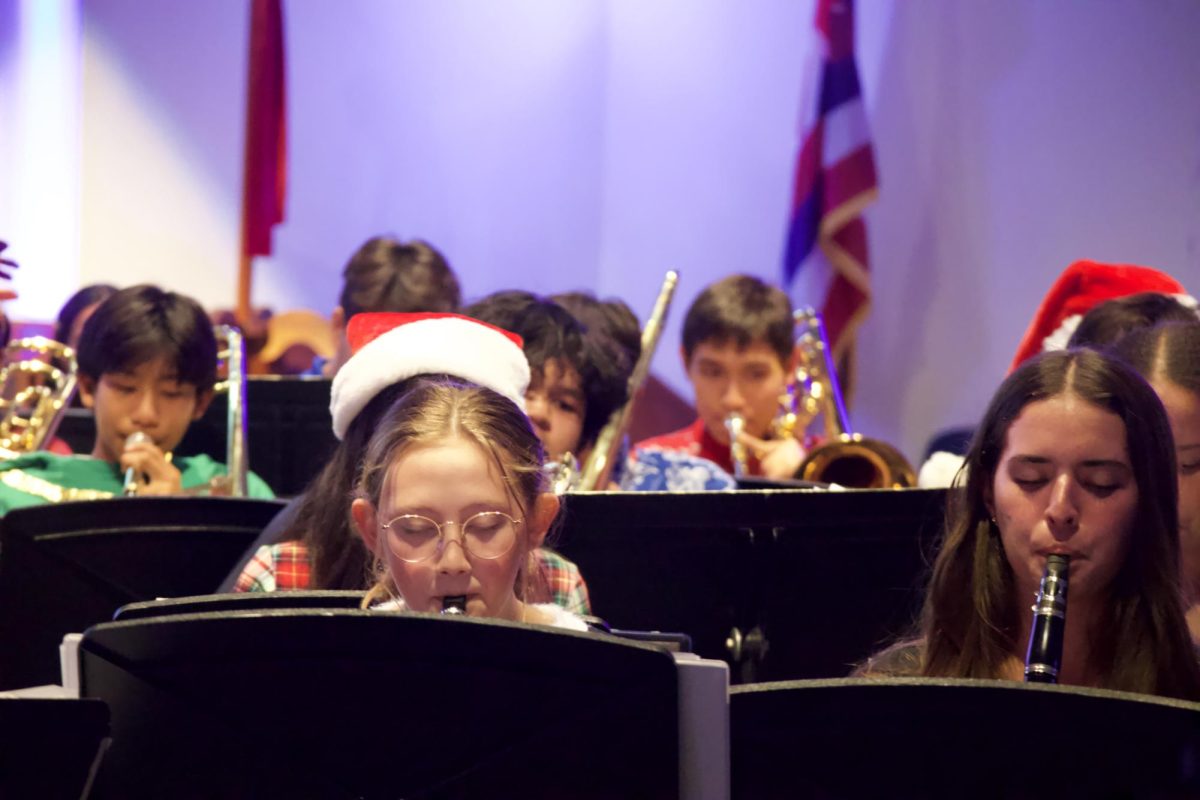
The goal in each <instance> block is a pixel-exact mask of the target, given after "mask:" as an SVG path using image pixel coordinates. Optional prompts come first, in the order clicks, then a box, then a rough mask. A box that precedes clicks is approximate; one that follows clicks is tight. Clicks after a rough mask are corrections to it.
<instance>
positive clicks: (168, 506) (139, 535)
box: [0, 497, 282, 689]
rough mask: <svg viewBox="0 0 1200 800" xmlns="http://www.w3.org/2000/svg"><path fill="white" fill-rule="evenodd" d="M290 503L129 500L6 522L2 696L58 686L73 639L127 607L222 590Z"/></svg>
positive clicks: (0, 562)
mask: <svg viewBox="0 0 1200 800" xmlns="http://www.w3.org/2000/svg"><path fill="white" fill-rule="evenodd" d="M281 507H282V503H280V502H278V501H275V500H250V499H243V498H237V499H234V498H227V497H186V498H185V497H161V498H151V497H146V498H122V499H114V500H97V501H90V502H82V503H60V504H57V505H45V506H33V507H30V508H21V509H16V510H13V511H10V512H8V514H6V515H5V516H4V517H3V518H0V608H3V609H5V611H4V613H2V614H0V689H15V688H21V687H24V686H34V685H39V684H47V683H57V682H58V680H59V674H60V670H59V661H58V645H59V643H60V642H61V641H62V637H63V635H64V634H67V633H72V632H79V631H82V630H83V629H84V628H86V627H88V626H89V625H92V624H95V623H97V622H103V621H105V620H108V619H111V618H112V615H113V612H114V611H116V610H117V609H118V608H119V607H121V606H123V605H125V604H127V603H131V602H135V601H138V600H151V599H154V598H156V597H171V596H179V595H195V594H201V593H205V592H210V591H212V590H213V589H215V588H216V587H217V585H218V584H219V583H220V582H221V579H222V578H224V577H225V574H226V573H227V572H228V571H229V569H230V568H231V566H232V565H233V564H234V562H236V561H237V559H238V558H239V557H240V556H241V554H242V551H243V550H245V548H246V545H247V544H248V543H249V542H251V541H253V540H254V538H255V537H256V536H257V535H258V532H259V531H260V530H262V528H263V526H265V525H266V524H267V522H268V521H269V520H270V519H271V518H272V517H273V516H274V515H275V514H276V513H278V511H279V509H280V508H281Z"/></svg>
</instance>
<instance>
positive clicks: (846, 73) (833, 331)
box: [783, 0, 878, 363]
mask: <svg viewBox="0 0 1200 800" xmlns="http://www.w3.org/2000/svg"><path fill="white" fill-rule="evenodd" d="M816 28H817V33H818V34H819V36H820V42H821V47H820V50H819V52H818V53H816V54H814V58H813V64H812V65H811V67H810V69H809V74H808V76H807V79H806V80H807V83H806V95H807V98H808V99H807V101H806V102H805V103H804V104H803V106H802V109H801V114H802V118H801V131H802V132H803V137H804V142H803V145H802V146H801V148H800V155H799V157H798V158H797V160H796V178H795V190H794V193H793V199H792V215H791V224H790V227H789V230H788V241H787V252H786V254H785V256H784V262H783V280H784V286H785V287H789V294H790V295H791V298H792V301H793V303H795V304H796V306H797V307H800V306H811V307H813V308H816V309H817V310H818V311H820V312H821V314H822V316H823V317H824V320H825V330H826V332H827V333H828V335H829V340H830V344H831V346H832V348H833V353H834V356H835V358H836V359H837V362H838V363H843V361H844V358H843V357H844V356H847V355H848V354H849V352H850V350H849V348H850V345H851V342H852V339H853V334H854V329H855V328H856V327H857V325H858V323H859V322H861V321H862V319H863V317H865V316H866V313H867V310H868V308H869V306H870V299H871V285H870V275H869V273H868V271H867V228H866V224H865V223H864V222H863V219H862V210H863V208H865V207H866V205H867V204H868V203H870V202H871V201H873V200H874V199H875V197H876V195H877V194H878V190H877V188H876V180H875V157H874V155H873V154H872V152H871V138H870V132H869V130H868V129H867V117H866V110H865V109H864V107H863V101H862V91H861V89H860V87H859V82H858V67H857V66H856V65H855V63H854V3H853V0H817V15H816Z"/></svg>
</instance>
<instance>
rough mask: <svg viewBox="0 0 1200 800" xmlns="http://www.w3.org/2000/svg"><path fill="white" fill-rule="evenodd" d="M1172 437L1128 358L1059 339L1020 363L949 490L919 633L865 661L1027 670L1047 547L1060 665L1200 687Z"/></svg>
mask: <svg viewBox="0 0 1200 800" xmlns="http://www.w3.org/2000/svg"><path fill="white" fill-rule="evenodd" d="M1173 450H1174V448H1173V446H1172V439H1171V432H1170V427H1169V425H1168V421H1167V416H1166V413H1165V412H1164V411H1163V407H1162V404H1161V403H1160V402H1159V400H1158V398H1157V397H1156V396H1155V394H1154V391H1153V389H1151V388H1150V387H1149V386H1148V385H1147V384H1146V383H1145V381H1143V380H1142V379H1141V378H1140V377H1138V375H1137V374H1136V373H1134V372H1133V371H1132V370H1131V369H1129V368H1128V367H1126V366H1125V365H1124V364H1122V363H1121V362H1119V361H1117V360H1115V359H1114V358H1112V357H1110V356H1107V355H1103V354H1101V353H1097V352H1094V351H1090V350H1068V351H1059V352H1054V353H1047V354H1044V355H1042V356H1039V357H1037V358H1035V359H1032V360H1030V361H1029V362H1027V363H1026V364H1025V365H1023V366H1022V367H1020V368H1019V369H1017V370H1016V371H1015V372H1013V373H1012V374H1011V375H1010V376H1009V377H1008V379H1007V380H1005V381H1004V383H1003V384H1001V386H1000V388H999V389H998V390H997V392H996V395H995V397H994V398H993V399H992V402H991V404H990V405H989V407H988V409H987V412H986V414H985V416H984V418H983V420H982V423H981V425H980V427H979V430H978V432H977V433H976V436H975V439H974V441H973V443H972V445H971V449H970V451H969V453H968V455H967V460H966V463H965V464H964V467H963V471H962V472H961V473H960V474H959V478H958V480H957V481H956V485H955V487H954V488H952V489H951V490H950V492H951V494H950V499H949V507H948V509H947V519H946V530H945V533H944V537H943V541H942V544H941V548H940V551H939V552H938V554H937V557H936V559H935V561H934V565H933V572H932V577H931V579H930V585H929V589H928V592H927V595H926V598H925V604H924V608H923V610H922V614H921V619H920V623H919V625H920V630H919V637H918V638H916V639H912V640H909V641H905V642H901V643H899V644H897V645H893V646H892V647H891V648H889V649H888V650H885V651H884V652H882V653H880V654H878V655H877V656H875V657H874V658H872V659H870V660H869V661H868V662H867V663H866V664H864V665H863V666H862V667H860V669H859V673H860V674H864V675H868V676H871V675H880V676H886V675H923V676H930V677H959V678H997V679H1002V680H1014V681H1019V680H1022V679H1023V678H1024V676H1025V675H1026V657H1027V656H1028V655H1029V654H1030V653H1031V652H1033V651H1034V650H1036V649H1037V648H1035V647H1031V636H1030V634H1031V629H1032V628H1033V627H1034V620H1035V614H1034V613H1032V610H1031V606H1033V605H1034V603H1035V599H1036V600H1038V601H1039V605H1041V606H1042V608H1043V611H1045V609H1046V608H1047V606H1045V605H1044V604H1042V603H1041V600H1043V599H1044V598H1039V590H1043V591H1044V590H1045V589H1046V584H1045V581H1044V580H1043V579H1044V578H1045V577H1046V576H1047V575H1048V574H1049V572H1050V571H1048V570H1047V562H1048V561H1054V562H1055V563H1056V564H1057V563H1061V562H1062V561H1065V562H1066V563H1067V564H1069V574H1070V578H1069V581H1070V593H1069V597H1070V603H1069V608H1068V607H1067V604H1066V597H1065V596H1064V597H1063V598H1062V603H1061V606H1060V608H1061V610H1062V612H1063V613H1062V616H1061V622H1062V623H1063V624H1062V629H1061V632H1060V635H1061V637H1062V641H1061V663H1058V664H1056V665H1055V669H1054V671H1055V675H1054V676H1053V677H1054V679H1055V680H1056V681H1057V682H1058V683H1065V684H1074V685H1081V686H1095V687H1102V688H1107V689H1116V690H1124V691H1131V692H1142V693H1146V694H1158V695H1166V696H1171V697H1179V698H1185V699H1190V700H1200V666H1198V664H1197V659H1196V654H1195V651H1194V650H1193V648H1192V645H1191V642H1190V639H1189V636H1188V631H1187V625H1186V622H1185V620H1184V613H1183V601H1182V597H1181V593H1180V558H1179V526H1178V517H1177V513H1176V496H1177V495H1176V481H1175V457H1174V452H1173ZM1052 556H1054V557H1056V558H1054V559H1051V557H1052ZM1057 557H1061V558H1057ZM1056 569H1057V567H1056ZM1064 578H1065V575H1064ZM1055 580H1057V578H1056V579H1055ZM1039 635H1040V634H1039ZM1033 638H1034V639H1035V640H1036V639H1037V638H1038V637H1037V636H1035V637H1033Z"/></svg>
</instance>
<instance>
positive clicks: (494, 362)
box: [227, 314, 590, 614]
mask: <svg viewBox="0 0 1200 800" xmlns="http://www.w3.org/2000/svg"><path fill="white" fill-rule="evenodd" d="M347 335H348V339H349V342H350V344H351V348H352V351H353V354H352V355H351V357H350V359H349V360H348V361H347V362H346V363H345V364H344V365H343V366H342V369H341V370H339V371H338V374H337V376H336V377H335V378H334V384H333V394H332V402H331V404H330V411H331V412H332V414H333V423H334V433H335V434H336V435H337V436H338V438H339V443H338V447H337V449H336V450H335V451H334V453H333V456H332V457H331V458H330V460H329V462H328V463H327V464H326V465H325V467H324V468H323V469H322V470H321V472H320V473H319V474H318V475H317V477H316V478H315V479H313V482H312V483H311V484H310V485H309V487H308V489H307V490H306V491H305V493H304V494H303V495H301V496H300V497H298V498H296V499H294V500H293V501H292V502H291V503H289V505H288V507H287V508H286V509H284V511H282V512H280V515H279V516H278V517H276V519H275V520H273V521H272V522H271V525H270V526H269V527H268V529H267V531H264V534H263V536H261V537H260V538H259V541H258V542H257V543H256V544H257V545H258V546H256V547H255V549H254V554H253V557H251V558H250V559H249V561H248V563H246V564H245V565H244V567H243V568H239V569H238V570H237V571H236V573H235V575H234V576H232V577H231V579H229V580H228V581H227V586H229V587H231V588H233V590H234V591H268V592H271V591H279V590H292V589H350V590H355V589H366V588H368V587H369V586H370V585H371V579H370V575H369V573H370V553H368V551H367V550H366V549H365V548H364V547H363V545H362V540H361V539H360V538H359V535H358V533H357V532H356V531H355V530H354V528H353V527H352V524H351V521H350V517H349V515H348V514H347V508H346V498H347V497H349V496H350V495H351V494H352V493H353V492H354V489H355V487H356V486H357V485H358V483H359V480H360V474H361V469H362V463H363V459H364V457H365V455H366V451H367V444H368V442H369V441H370V439H371V436H372V435H373V434H374V433H375V432H376V431H377V430H378V429H379V428H380V426H381V425H382V424H383V422H382V418H383V415H384V412H386V411H387V409H389V408H390V407H391V406H392V405H393V404H394V403H395V402H396V401H397V400H398V399H399V398H400V397H402V396H403V395H404V394H405V392H407V391H408V390H409V389H410V388H411V387H412V386H413V384H414V382H415V381H416V380H417V379H418V378H419V377H421V376H427V375H448V376H452V377H457V378H459V379H464V380H471V381H473V382H474V383H477V384H480V385H484V386H490V387H493V388H498V390H502V391H504V392H506V393H507V394H511V395H514V396H517V397H523V395H524V392H525V388H526V386H527V385H528V383H529V365H528V362H526V360H525V355H524V353H523V352H522V351H521V346H520V344H519V343H518V341H514V340H513V339H512V338H510V337H509V335H508V334H507V333H505V332H503V331H500V330H498V329H496V328H493V327H492V326H490V325H485V324H482V323H480V322H478V321H476V320H474V319H468V318H466V317H460V316H456V315H437V314H359V315H357V316H355V317H354V318H353V319H352V320H351V321H350V324H349V325H348V326H347ZM536 556H537V570H536V574H534V575H533V576H532V577H533V578H535V580H532V581H531V588H532V590H533V591H534V594H533V595H532V596H531V597H533V598H534V599H538V600H546V601H552V602H555V603H558V604H559V605H561V606H563V607H564V608H568V609H571V610H573V611H576V612H578V613H580V614H588V613H590V605H589V601H588V594H587V585H586V584H585V583H584V580H583V577H582V576H581V575H580V573H579V568H578V567H576V566H575V564H573V563H572V562H570V561H568V560H567V559H565V558H563V557H562V556H560V555H558V554H557V553H555V552H554V551H553V550H550V549H548V548H541V549H538V550H537V551H536Z"/></svg>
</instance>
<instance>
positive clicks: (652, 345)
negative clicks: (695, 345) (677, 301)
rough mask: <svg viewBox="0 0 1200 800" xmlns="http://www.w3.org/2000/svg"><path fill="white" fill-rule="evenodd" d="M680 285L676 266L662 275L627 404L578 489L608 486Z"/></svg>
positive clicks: (600, 438) (608, 427)
mask: <svg viewBox="0 0 1200 800" xmlns="http://www.w3.org/2000/svg"><path fill="white" fill-rule="evenodd" d="M678 284H679V273H678V272H676V271H675V270H673V269H672V270H668V271H667V274H666V276H665V277H664V278H663V282H662V288H660V289H659V291H658V298H657V299H656V300H655V301H654V310H653V311H651V312H650V318H649V319H648V320H646V325H645V327H643V328H642V353H641V355H640V356H639V357H638V360H637V363H636V364H634V366H633V372H632V373H631V374H630V376H629V391H628V396H627V398H626V400H625V403H624V404H623V405H622V406H621V407H620V408H618V409H617V410H616V411H614V412H613V413H612V416H610V417H609V418H608V422H606V423H605V424H604V427H603V428H601V429H600V433H598V434H597V435H596V442H595V444H593V445H592V451H591V453H589V454H588V457H587V461H585V462H584V464H583V468H582V470H581V471H580V474H579V480H578V481H576V482H575V485H574V487H573V488H574V489H576V490H578V491H585V492H587V491H593V490H595V489H603V488H604V487H605V486H607V485H608V476H609V475H610V474H611V473H612V468H613V461H614V460H615V459H616V457H617V454H618V453H619V452H620V450H621V439H622V438H623V437H624V436H625V431H626V429H627V428H628V427H629V421H630V419H631V418H632V416H631V413H630V412H631V411H632V409H633V403H634V400H636V399H637V393H638V390H639V389H641V388H642V384H643V383H644V382H645V381H646V376H647V375H649V374H650V362H651V361H652V360H653V359H654V351H655V349H656V348H657V347H658V340H659V339H660V338H661V337H662V329H663V322H664V321H665V320H666V318H667V311H669V310H670V308H671V299H672V298H673V297H674V296H675V287H676V286H677V285H678Z"/></svg>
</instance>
